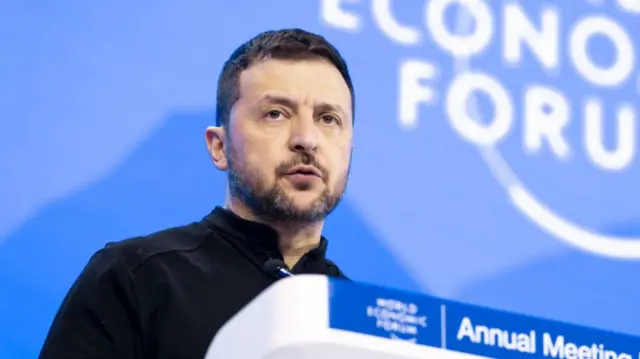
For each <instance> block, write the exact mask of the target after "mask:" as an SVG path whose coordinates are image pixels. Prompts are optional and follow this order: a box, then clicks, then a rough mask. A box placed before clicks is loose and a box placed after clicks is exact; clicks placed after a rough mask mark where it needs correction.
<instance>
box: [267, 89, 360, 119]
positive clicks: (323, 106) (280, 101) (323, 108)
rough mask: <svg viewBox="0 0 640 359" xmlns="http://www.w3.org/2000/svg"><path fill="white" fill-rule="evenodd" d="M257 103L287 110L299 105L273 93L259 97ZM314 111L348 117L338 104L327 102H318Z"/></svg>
mask: <svg viewBox="0 0 640 359" xmlns="http://www.w3.org/2000/svg"><path fill="white" fill-rule="evenodd" d="M258 102H259V103H268V104H275V105H282V106H286V107H289V108H292V109H294V110H297V109H298V107H299V105H298V103H297V102H296V101H294V100H292V99H291V98H289V97H286V96H283V95H278V94H273V93H267V94H264V95H262V96H261V97H260V99H259V100H258ZM314 111H315V112H337V113H340V114H342V115H344V116H346V115H348V112H347V111H346V110H345V109H344V108H343V107H342V106H340V105H339V104H332V103H328V102H320V103H317V104H316V105H315V106H314Z"/></svg>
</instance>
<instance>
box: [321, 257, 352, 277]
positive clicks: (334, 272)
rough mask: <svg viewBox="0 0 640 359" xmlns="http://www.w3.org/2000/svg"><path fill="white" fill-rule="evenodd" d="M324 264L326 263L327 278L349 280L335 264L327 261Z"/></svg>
mask: <svg viewBox="0 0 640 359" xmlns="http://www.w3.org/2000/svg"><path fill="white" fill-rule="evenodd" d="M326 262H327V269H328V270H327V272H328V273H327V274H328V275H329V276H331V277H336V278H341V279H346V280H350V279H349V277H347V275H346V274H345V273H344V272H343V271H342V269H340V267H339V266H338V265H337V264H336V263H335V262H333V261H332V260H329V259H326Z"/></svg>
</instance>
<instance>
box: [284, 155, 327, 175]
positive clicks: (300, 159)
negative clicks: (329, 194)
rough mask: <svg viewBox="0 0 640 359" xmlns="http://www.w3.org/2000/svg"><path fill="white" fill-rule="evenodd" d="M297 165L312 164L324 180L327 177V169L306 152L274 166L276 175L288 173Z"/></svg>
mask: <svg viewBox="0 0 640 359" xmlns="http://www.w3.org/2000/svg"><path fill="white" fill-rule="evenodd" d="M299 165H305V166H313V167H315V168H317V169H318V171H320V172H321V173H322V178H324V180H325V181H326V179H327V178H328V175H329V173H328V171H327V169H326V168H324V167H323V166H322V165H320V164H319V163H318V161H317V160H316V158H315V157H314V156H313V155H311V154H308V153H298V154H297V155H296V156H295V157H294V158H292V159H291V160H290V161H287V162H285V163H281V164H280V165H279V166H278V167H276V174H277V175H278V176H284V175H286V174H287V173H289V172H290V171H291V169H292V168H293V167H295V166H299Z"/></svg>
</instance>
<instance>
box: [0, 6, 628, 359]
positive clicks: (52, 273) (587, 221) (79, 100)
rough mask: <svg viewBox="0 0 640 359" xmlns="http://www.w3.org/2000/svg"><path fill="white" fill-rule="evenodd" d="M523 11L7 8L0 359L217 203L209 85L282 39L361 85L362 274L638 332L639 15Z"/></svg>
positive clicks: (335, 236) (591, 9) (26, 352)
mask: <svg viewBox="0 0 640 359" xmlns="http://www.w3.org/2000/svg"><path fill="white" fill-rule="evenodd" d="M524 3H525V2H524V1H523V2H522V3H518V2H516V1H490V2H487V1H480V0H466V1H465V0H458V1H453V0H431V1H427V0H421V1H409V0H401V1H400V0H398V1H384V0H360V1H358V0H349V1H346V0H343V1H338V0H325V1H319V0H318V1H300V0H280V1H252V0H242V1H241V0H235V1H216V0H206V1H205V0H189V1H177V0H153V1H149V0H147V1H136V2H131V1H123V0H113V1H110V2H95V1H93V2H87V1H74V0H69V1H63V2H60V1H40V2H32V1H24V0H5V1H3V2H2V3H0V19H1V21H0V38H1V39H2V41H0V49H1V54H2V55H1V56H0V71H2V73H1V75H2V76H1V78H2V82H1V84H0V108H1V109H2V111H3V113H2V117H1V120H0V153H2V155H1V156H0V181H1V182H0V285H1V288H2V295H1V296H0V357H1V358H29V357H35V356H36V354H37V352H38V350H39V347H40V345H41V344H42V341H43V339H44V336H45V334H46V331H47V329H48V326H49V324H50V322H51V320H52V318H53V315H54V314H55V312H56V310H57V307H58V305H59V303H60V301H61V300H62V298H63V296H64V295H65V293H66V291H67V290H68V288H69V287H70V285H71V284H72V282H73V280H74V279H75V277H76V276H77V275H78V274H79V272H80V270H81V269H82V267H83V266H84V265H85V264H86V262H87V260H88V258H89V256H90V255H91V254H92V253H93V252H95V251H96V250H98V249H99V248H101V247H102V246H103V245H104V244H105V243H106V242H108V241H114V240H120V239H123V238H126V237H130V236H134V235H140V234H145V233H149V232H152V231H156V230H159V229H162V228H166V227H169V226H173V225H180V224H184V223H187V222H190V221H192V220H197V219H199V218H201V217H202V216H204V215H206V214H207V213H208V212H209V211H210V210H211V209H212V208H213V207H214V206H215V205H217V204H221V203H222V202H223V198H224V191H223V189H224V183H225V176H224V174H223V173H219V172H217V171H216V170H215V168H214V167H213V166H212V164H211V163H210V161H209V159H208V156H207V153H206V148H205V142H204V134H203V133H204V132H203V131H204V129H205V127H206V126H208V125H211V124H213V123H214V121H215V117H214V113H213V112H212V108H213V107H214V105H215V88H216V80H217V76H218V74H219V71H220V68H221V66H222V63H223V61H224V60H225V58H226V57H228V55H229V54H230V53H231V52H232V51H233V50H234V49H235V47H237V46H238V45H239V44H240V43H242V42H243V41H245V40H247V39H248V38H250V37H252V36H254V35H255V34H257V33H258V32H261V31H264V30H267V29H274V28H283V27H303V28H305V29H308V30H311V31H316V32H319V33H321V34H323V35H325V36H326V37H327V38H328V39H329V40H330V41H332V42H334V43H335V44H336V45H337V47H338V48H339V49H341V51H342V52H343V55H344V56H345V57H346V58H347V61H348V63H349V64H350V67H351V71H352V73H353V77H354V81H355V87H356V93H357V97H358V108H357V111H356V113H357V114H358V119H357V123H356V139H355V144H356V147H355V153H354V157H353V161H354V162H353V170H352V176H351V180H350V183H349V188H348V191H347V195H346V198H345V200H344V202H343V203H342V204H341V206H340V207H339V209H337V210H336V212H335V213H334V214H333V215H332V216H331V218H330V220H329V221H328V224H327V228H326V235H327V237H328V238H329V239H330V243H331V244H330V250H329V251H330V254H331V257H332V258H333V259H335V260H336V261H337V262H339V263H340V264H341V266H342V267H343V268H344V269H345V271H346V272H347V273H348V274H349V275H350V276H351V277H352V278H354V279H357V280H361V281H365V282H372V283H377V284H382V285H388V286H394V287H399V288H402V289H407V290H412V291H418V292H426V293H431V294H434V295H437V296H441V297H444V298H449V299H454V300H460V301H464V302H469V303H473V304H478V305H486V306H490V307H495V308H502V309H507V310H510V311H516V312H520V313H526V314H531V315H536V316H542V317H546V318H556V319H560V320H563V321H569V322H573V323H578V324H585V325H592V326H597V327H600V328H604V329H611V330H615V331H621V332H627V333H632V334H640V327H639V326H638V325H637V323H636V319H637V317H638V314H639V313H640V310H638V309H637V303H640V281H639V280H638V279H637V278H638V277H637V273H639V272H638V271H639V270H640V263H639V262H638V261H639V260H640V195H639V194H638V191H637V183H640V182H639V181H640V159H639V158H638V157H637V156H636V154H637V152H638V151H637V142H638V141H637V139H638V136H639V132H640V131H639V130H638V126H637V124H636V123H637V117H638V108H639V107H640V105H639V104H640V101H638V98H639V93H640V79H639V72H640V71H638V70H639V68H640V66H638V55H639V54H640V50H638V48H639V46H640V42H638V41H637V40H636V39H638V38H640V26H638V22H639V21H640V1H638V0H591V1H583V0H573V1H571V2H570V4H569V2H554V1H526V5H525V4H524ZM565 3H566V4H565Z"/></svg>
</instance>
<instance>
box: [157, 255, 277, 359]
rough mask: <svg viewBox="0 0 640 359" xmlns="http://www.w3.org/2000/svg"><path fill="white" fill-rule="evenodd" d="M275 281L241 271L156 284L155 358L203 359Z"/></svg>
mask: <svg viewBox="0 0 640 359" xmlns="http://www.w3.org/2000/svg"><path fill="white" fill-rule="evenodd" d="M271 283H272V281H271V280H269V279H268V278H266V277H265V276H264V275H262V274H261V273H259V272H257V273H253V272H251V271H246V270H241V269H238V268H217V270H216V271H212V272H209V273H206V272H202V271H200V272H198V271H194V272H193V273H190V274H189V275H184V274H183V275H181V276H179V277H175V276H174V277H173V278H167V280H165V281H164V282H163V283H160V284H159V285H157V286H156V289H155V294H154V297H155V298H154V301H155V303H157V305H156V307H155V308H154V310H153V312H150V313H149V317H148V320H147V323H148V324H147V330H146V332H147V333H148V335H147V338H148V340H147V343H148V346H147V347H148V348H149V351H150V352H151V353H153V354H152V355H151V356H152V357H154V358H162V359H169V358H181V359H189V358H194V359H195V358H198V359H201V358H203V357H204V354H205V353H206V350H207V348H208V347H209V345H210V343H211V341H212V339H213V337H214V336H215V334H216V333H217V331H218V330H219V329H220V328H221V327H222V326H223V325H224V324H225V323H226V322H227V321H228V320H229V319H231V317H233V316H234V315H235V314H236V313H238V312H239V311H240V310H241V309H242V308H243V307H244V306H245V305H246V304H248V303H249V302H250V301H251V300H253V299H254V298H255V297H256V296H258V295H259V294H260V293H261V292H262V291H263V290H265V289H266V288H267V287H268V286H269V285H270V284H271Z"/></svg>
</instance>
